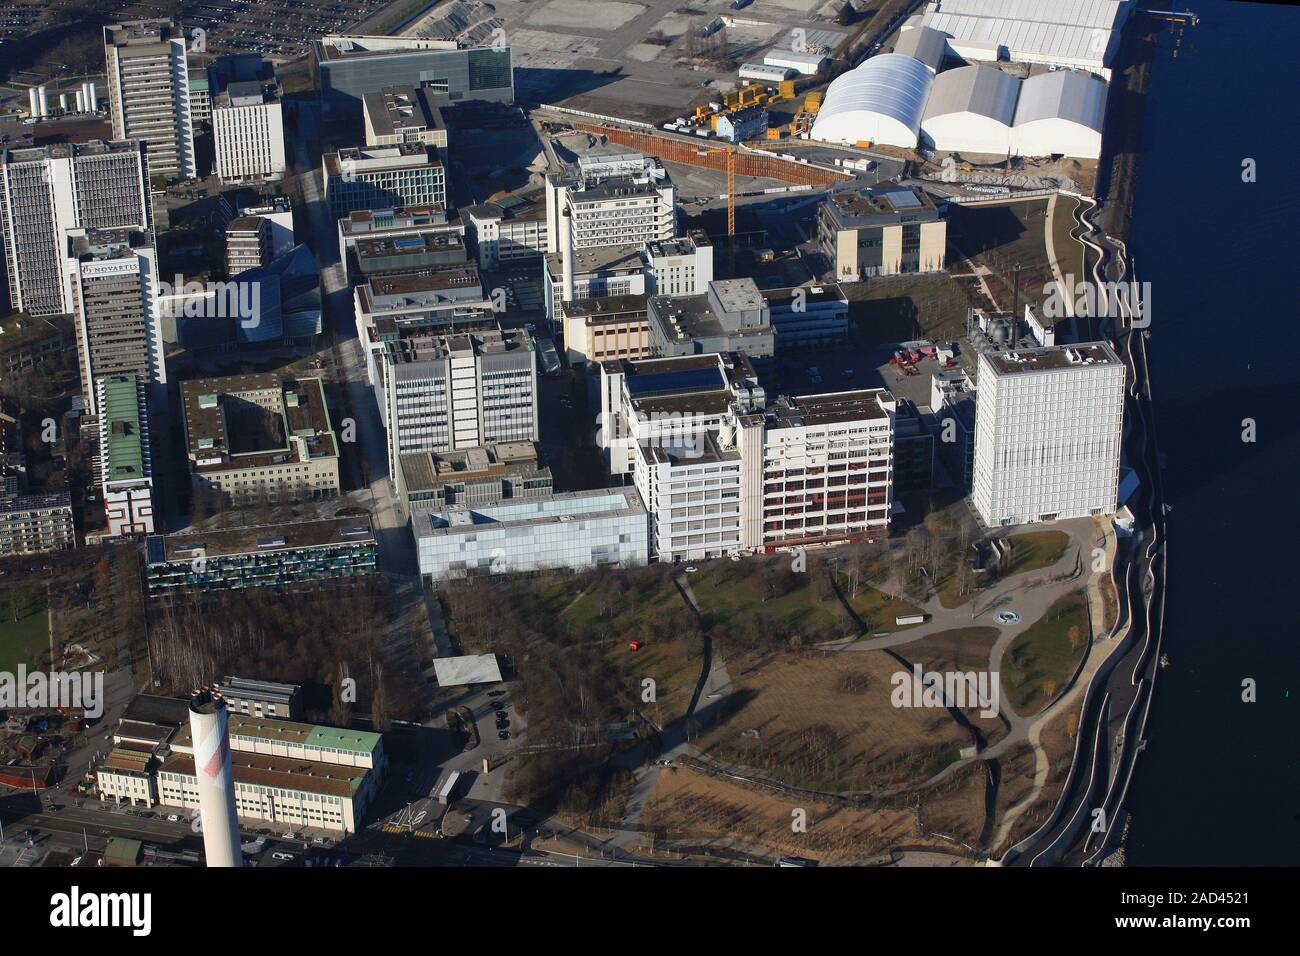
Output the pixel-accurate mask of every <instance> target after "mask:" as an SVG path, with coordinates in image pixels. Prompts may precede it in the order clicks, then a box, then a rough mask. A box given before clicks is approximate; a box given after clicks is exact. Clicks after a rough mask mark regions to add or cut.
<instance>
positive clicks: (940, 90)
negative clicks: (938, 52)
mask: <svg viewBox="0 0 1300 956" xmlns="http://www.w3.org/2000/svg"><path fill="white" fill-rule="evenodd" d="M1019 97H1020V80H1019V79H1017V78H1016V77H1014V76H1011V75H1010V74H1007V73H1003V72H1002V71H1001V70H997V69H994V68H993V67H991V66H963V67H959V68H957V69H955V70H948V71H947V72H944V73H940V74H939V75H938V76H936V77H935V79H934V86H933V87H932V88H931V90H930V101H929V102H928V103H927V104H926V107H925V115H924V116H923V117H922V119H921V138H922V140H923V141H924V143H925V145H926V146H928V147H930V148H932V149H937V150H939V151H940V152H962V151H970V152H973V153H997V154H999V155H1003V154H1005V153H1007V152H1009V151H1010V150H1011V148H1012V147H1011V144H1012V141H1013V133H1012V126H1013V125H1014V123H1015V117H1016V101H1017V99H1019Z"/></svg>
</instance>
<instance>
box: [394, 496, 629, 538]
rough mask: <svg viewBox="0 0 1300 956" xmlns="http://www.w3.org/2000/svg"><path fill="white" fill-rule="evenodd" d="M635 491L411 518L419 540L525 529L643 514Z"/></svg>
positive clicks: (513, 502)
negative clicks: (487, 527)
mask: <svg viewBox="0 0 1300 956" xmlns="http://www.w3.org/2000/svg"><path fill="white" fill-rule="evenodd" d="M644 514H645V509H644V508H643V507H641V498H640V496H639V495H638V494H637V491H636V489H635V488H631V487H624V488H601V489H596V490H593V491H573V492H568V493H566V494H559V495H552V496H550V497H547V498H528V499H520V500H511V501H504V502H501V503H500V504H494V505H487V506H483V507H476V508H471V507H468V506H461V505H457V506H455V507H452V508H448V509H445V510H442V511H424V512H420V511H417V512H415V513H414V514H412V516H411V521H412V525H413V527H414V528H415V533H416V535H417V537H421V538H431V537H443V536H447V535H457V534H467V533H471V532H473V531H474V530H475V528H480V529H481V528H482V526H484V525H494V526H506V527H522V526H524V525H530V524H552V523H555V522H560V523H564V522H568V521H574V520H577V519H579V518H584V517H596V516H620V515H644Z"/></svg>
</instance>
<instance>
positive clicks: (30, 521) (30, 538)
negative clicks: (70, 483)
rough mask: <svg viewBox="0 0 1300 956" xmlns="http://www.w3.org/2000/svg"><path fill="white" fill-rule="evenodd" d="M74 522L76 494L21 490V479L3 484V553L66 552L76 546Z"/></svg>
mask: <svg viewBox="0 0 1300 956" xmlns="http://www.w3.org/2000/svg"><path fill="white" fill-rule="evenodd" d="M76 544H77V537H76V530H75V529H74V527H73V524H72V497H71V496H70V495H69V494H68V493H67V492H66V491H60V492H57V493H55V494H48V495H47V494H35V495H23V494H19V493H18V479H17V478H16V477H12V476H11V477H10V478H8V479H7V480H5V481H4V483H3V485H0V556H3V555H10V554H37V553H40V552H42V551H64V550H67V549H68V548H72V547H76Z"/></svg>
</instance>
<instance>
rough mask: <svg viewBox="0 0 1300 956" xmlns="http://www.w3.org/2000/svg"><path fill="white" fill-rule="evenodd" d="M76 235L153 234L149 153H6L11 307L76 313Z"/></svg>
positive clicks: (120, 147)
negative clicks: (70, 279) (72, 286)
mask: <svg viewBox="0 0 1300 956" xmlns="http://www.w3.org/2000/svg"><path fill="white" fill-rule="evenodd" d="M70 229H133V230H137V231H139V232H141V233H144V234H146V235H148V236H152V234H153V205H152V201H151V199H150V195H149V174H148V164H147V162H146V158H145V147H144V145H143V144H141V143H137V142H111V143H105V142H99V141H95V142H90V143H78V144H63V145H58V146H40V147H32V148H28V149H9V150H3V151H0V236H2V237H3V239H4V254H5V272H6V273H7V274H8V279H9V302H10V306H11V307H12V308H14V309H15V310H18V311H20V312H26V313H27V314H29V315H57V314H61V313H64V314H65V313H69V312H71V311H72V303H71V301H70V300H68V299H67V298H66V297H65V294H64V283H63V268H62V267H63V258H64V254H65V252H66V246H67V232H68V230H70Z"/></svg>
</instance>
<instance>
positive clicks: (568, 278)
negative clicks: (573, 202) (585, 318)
mask: <svg viewBox="0 0 1300 956" xmlns="http://www.w3.org/2000/svg"><path fill="white" fill-rule="evenodd" d="M560 263H561V265H562V266H563V269H564V292H563V293H562V294H561V295H560V299H561V300H562V301H564V302H572V301H573V219H572V216H571V215H570V213H569V210H568V208H567V207H566V208H564V209H563V210H561V211H560ZM557 318H558V316H557Z"/></svg>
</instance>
